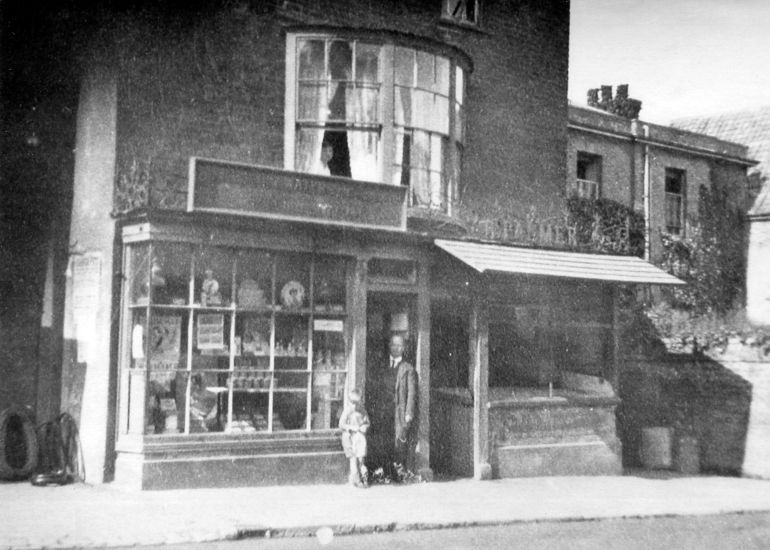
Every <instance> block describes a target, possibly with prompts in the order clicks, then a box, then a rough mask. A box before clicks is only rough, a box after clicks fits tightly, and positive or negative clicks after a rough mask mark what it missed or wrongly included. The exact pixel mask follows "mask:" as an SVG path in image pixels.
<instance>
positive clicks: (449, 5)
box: [441, 0, 479, 25]
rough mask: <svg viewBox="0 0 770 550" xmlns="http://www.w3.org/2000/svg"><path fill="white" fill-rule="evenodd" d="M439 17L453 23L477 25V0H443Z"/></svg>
mask: <svg viewBox="0 0 770 550" xmlns="http://www.w3.org/2000/svg"><path fill="white" fill-rule="evenodd" d="M441 17H442V18H444V19H448V20H450V21H452V22H454V23H461V24H465V25H478V17H479V2H478V0H443V6H442V10H441Z"/></svg>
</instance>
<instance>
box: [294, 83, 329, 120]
mask: <svg viewBox="0 0 770 550" xmlns="http://www.w3.org/2000/svg"><path fill="white" fill-rule="evenodd" d="M298 101H299V105H298V106H297V120H312V121H318V122H323V121H325V120H326V118H327V116H328V107H327V104H326V84H324V83H323V82H321V83H300V84H299V90H298Z"/></svg>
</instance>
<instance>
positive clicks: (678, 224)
mask: <svg viewBox="0 0 770 550" xmlns="http://www.w3.org/2000/svg"><path fill="white" fill-rule="evenodd" d="M665 186H666V231H667V232H669V233H671V234H672V235H684V207H685V192H684V191H685V171H684V170H677V169H675V168H666V184H665Z"/></svg>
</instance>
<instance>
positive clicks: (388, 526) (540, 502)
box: [0, 473, 770, 549]
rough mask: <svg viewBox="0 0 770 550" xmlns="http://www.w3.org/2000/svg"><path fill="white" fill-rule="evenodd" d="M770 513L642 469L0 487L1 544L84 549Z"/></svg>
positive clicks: (728, 482)
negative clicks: (359, 481)
mask: <svg viewBox="0 0 770 550" xmlns="http://www.w3.org/2000/svg"><path fill="white" fill-rule="evenodd" d="M742 512H770V481H763V480H757V479H747V478H738V477H716V476H697V477H677V476H674V475H665V474H663V475H661V474H658V475H649V474H645V473H637V474H634V475H624V476H616V477H541V478H526V479H501V480H493V481H474V480H470V479H463V480H453V481H440V482H439V481H436V482H432V483H419V484H408V485H375V486H372V487H370V488H369V489H357V488H354V487H351V486H347V485H310V486H282V487H261V488H239V489H187V490H173V491H131V490H128V489H124V488H121V487H119V486H116V485H114V484H103V485H88V484H85V483H78V484H73V485H66V486H62V487H35V486H33V485H31V484H30V483H28V482H18V483H0V518H2V519H0V549H8V548H14V549H29V548H86V547H110V546H111V547H115V546H136V545H155V544H176V543H191V542H205V541H214V540H224V539H238V538H245V537H271V536H272V537H276V536H312V535H314V534H315V533H316V531H317V530H318V529H319V528H320V527H330V528H331V529H332V530H333V531H334V533H335V534H338V535H339V534H350V533H371V532H376V531H398V530H409V529H438V528H450V527H465V526H478V525H501V524H511V523H518V522H544V521H585V520H601V519H611V518H643V517H655V516H692V515H709V514H724V513H742Z"/></svg>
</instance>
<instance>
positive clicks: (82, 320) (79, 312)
mask: <svg viewBox="0 0 770 550" xmlns="http://www.w3.org/2000/svg"><path fill="white" fill-rule="evenodd" d="M101 267H102V256H101V254H100V253H98V252H89V253H87V254H84V255H82V256H77V257H72V258H71V259H70V266H69V269H68V272H67V273H68V275H70V276H71V277H72V309H73V313H74V315H73V317H74V321H75V334H76V339H77V342H78V346H77V354H78V357H77V360H78V361H79V362H85V361H86V355H87V353H86V350H87V349H88V347H89V346H90V345H91V343H92V340H93V338H94V335H95V334H96V316H97V314H98V312H99V280H100V277H101Z"/></svg>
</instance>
